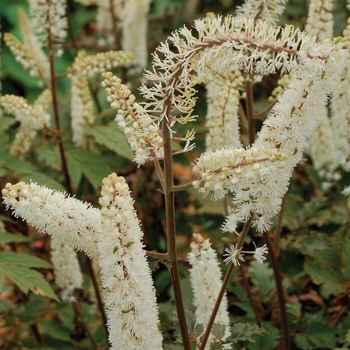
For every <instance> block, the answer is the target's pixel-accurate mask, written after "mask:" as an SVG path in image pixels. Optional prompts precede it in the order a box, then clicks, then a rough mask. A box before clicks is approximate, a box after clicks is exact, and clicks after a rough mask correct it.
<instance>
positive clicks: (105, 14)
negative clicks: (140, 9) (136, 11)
mask: <svg viewBox="0 0 350 350" xmlns="http://www.w3.org/2000/svg"><path fill="white" fill-rule="evenodd" d="M79 2H81V3H82V0H79ZM84 2H91V4H94V5H97V17H96V27H97V30H98V32H99V33H100V34H101V36H102V38H101V39H100V40H99V43H100V44H101V45H102V46H104V45H106V44H111V43H113V42H114V40H115V33H114V28H115V27H116V26H119V23H117V21H118V16H119V15H120V14H121V11H122V4H123V2H124V1H122V0H113V1H111V0H90V1H89V0H84ZM91 4H88V5H87V6H89V5H91ZM84 5H85V4H84Z"/></svg>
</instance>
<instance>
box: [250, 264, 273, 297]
mask: <svg viewBox="0 0 350 350" xmlns="http://www.w3.org/2000/svg"><path fill="white" fill-rule="evenodd" d="M250 268H251V271H252V277H251V279H252V282H253V284H254V285H255V286H257V287H259V294H260V296H261V298H262V300H263V301H267V300H269V298H270V293H271V292H272V291H273V290H274V289H275V287H276V285H275V280H274V278H273V270H272V268H271V267H270V266H269V264H268V263H264V264H262V265H260V264H258V263H257V261H252V262H251V264H250Z"/></svg>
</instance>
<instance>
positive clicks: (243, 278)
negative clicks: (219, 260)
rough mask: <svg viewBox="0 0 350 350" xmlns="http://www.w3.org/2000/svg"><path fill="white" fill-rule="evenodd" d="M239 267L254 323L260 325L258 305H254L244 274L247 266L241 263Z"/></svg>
mask: <svg viewBox="0 0 350 350" xmlns="http://www.w3.org/2000/svg"><path fill="white" fill-rule="evenodd" d="M239 269H240V270H241V276H242V281H243V286H244V288H245V290H246V292H247V294H248V299H249V301H250V305H251V306H252V308H253V311H254V315H255V318H256V323H257V325H258V326H259V327H260V326H261V316H260V313H259V310H258V307H257V305H256V302H255V299H254V297H253V294H252V291H251V290H250V284H249V281H248V278H247V275H246V271H247V267H246V266H245V265H244V264H242V265H239Z"/></svg>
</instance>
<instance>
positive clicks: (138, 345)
mask: <svg viewBox="0 0 350 350" xmlns="http://www.w3.org/2000/svg"><path fill="white" fill-rule="evenodd" d="M99 202H100V205H101V213H102V237H101V239H100V240H99V242H98V252H99V265H100V268H101V274H102V286H103V294H104V303H105V307H106V313H107V321H108V322H107V326H108V330H109V341H110V343H111V345H112V349H145V350H147V349H148V350H154V349H155V350H157V349H162V348H163V347H162V336H161V333H160V332H159V330H158V322H159V320H158V310H157V305H156V296H155V290H154V288H153V281H152V277H151V272H150V269H149V266H148V263H147V259H146V254H145V251H144V250H143V249H142V242H141V240H142V236H143V233H142V231H141V229H140V225H139V221H138V219H137V216H136V213H135V209H134V207H133V200H132V199H131V197H130V193H129V187H128V185H127V184H126V182H125V179H124V178H123V177H117V175H116V174H115V173H113V174H111V175H109V176H108V177H106V178H105V179H104V180H103V186H102V190H101V197H100V199H99Z"/></svg>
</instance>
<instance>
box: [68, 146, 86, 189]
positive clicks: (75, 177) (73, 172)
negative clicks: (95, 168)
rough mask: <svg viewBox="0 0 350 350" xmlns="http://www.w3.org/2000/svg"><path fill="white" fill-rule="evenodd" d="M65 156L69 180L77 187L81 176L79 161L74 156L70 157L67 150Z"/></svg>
mask: <svg viewBox="0 0 350 350" xmlns="http://www.w3.org/2000/svg"><path fill="white" fill-rule="evenodd" d="M66 156H67V164H68V172H69V176H70V180H71V182H72V184H73V186H74V187H78V186H79V183H80V180H81V177H82V176H83V173H82V171H81V168H80V163H79V162H78V161H77V160H76V158H74V157H72V156H71V155H70V154H69V152H68V153H67V154H66Z"/></svg>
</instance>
